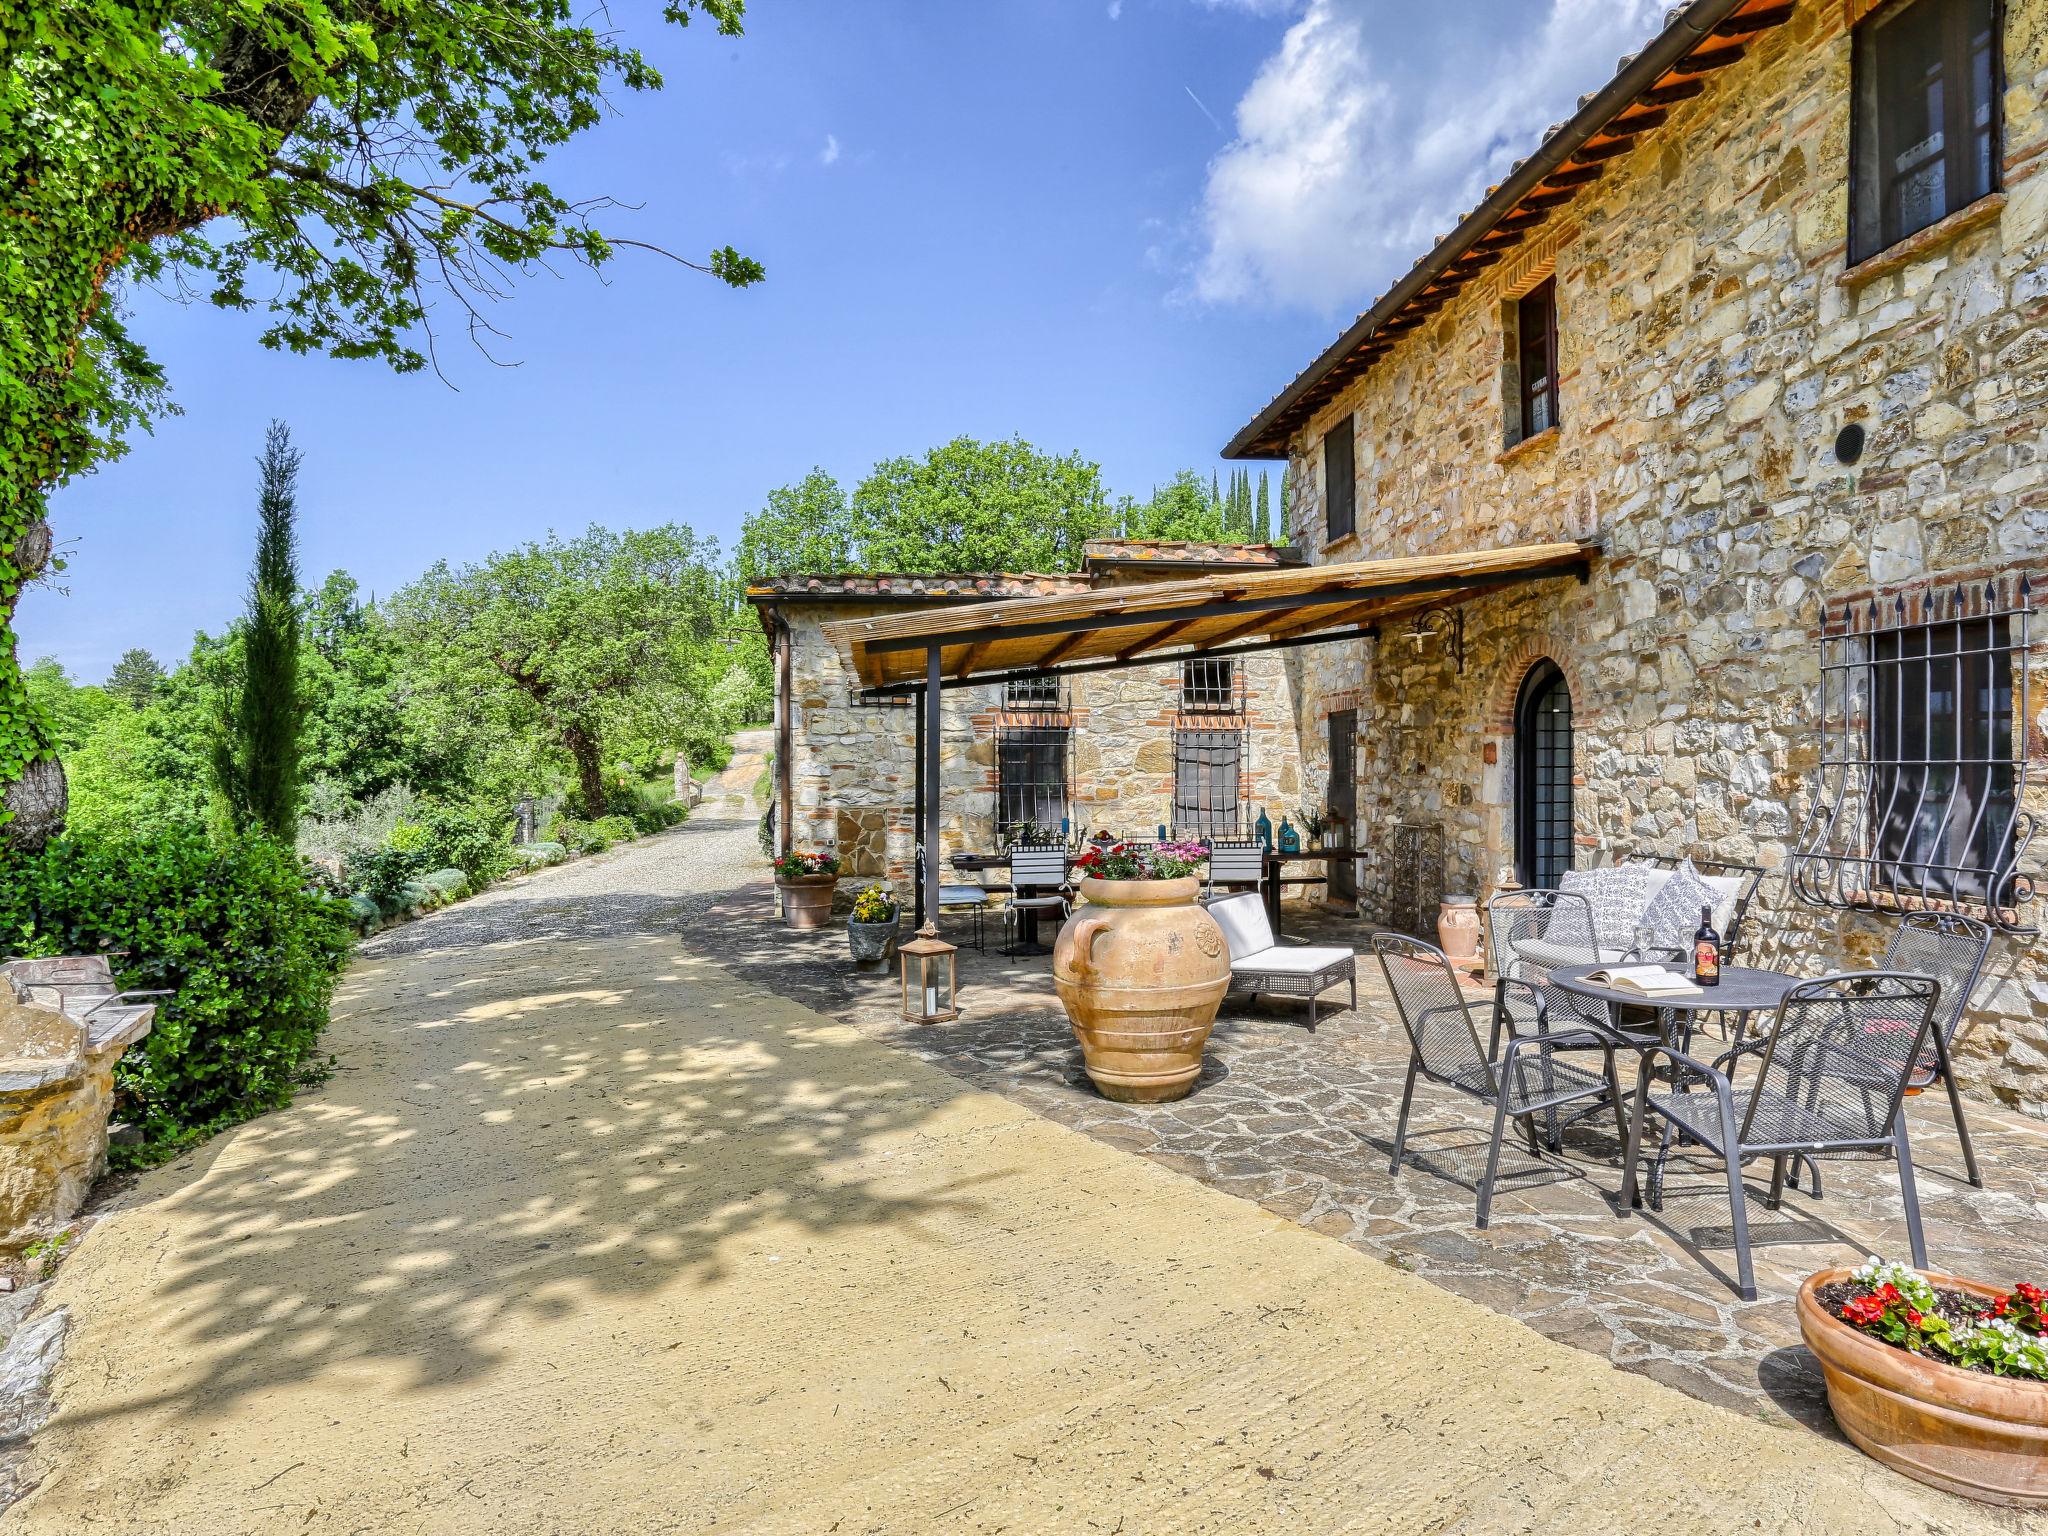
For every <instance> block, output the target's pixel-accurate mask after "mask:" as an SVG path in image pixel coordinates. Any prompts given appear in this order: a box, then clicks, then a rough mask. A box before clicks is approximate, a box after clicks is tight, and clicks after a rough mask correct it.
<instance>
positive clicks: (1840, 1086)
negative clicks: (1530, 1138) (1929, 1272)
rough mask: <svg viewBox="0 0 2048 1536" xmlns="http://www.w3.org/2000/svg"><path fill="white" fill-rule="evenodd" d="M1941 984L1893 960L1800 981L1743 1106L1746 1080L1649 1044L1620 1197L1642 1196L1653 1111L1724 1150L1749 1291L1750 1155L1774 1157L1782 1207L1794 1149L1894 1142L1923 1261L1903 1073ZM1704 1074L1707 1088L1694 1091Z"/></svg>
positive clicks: (1627, 1205) (1775, 1193)
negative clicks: (1659, 1075) (1639, 1175)
mask: <svg viewBox="0 0 2048 1536" xmlns="http://www.w3.org/2000/svg"><path fill="white" fill-rule="evenodd" d="M1940 991H1941V987H1940V984H1939V983H1938V982H1936V981H1935V979H1934V978H1933V977H1931V976H1916V975H1911V974H1908V973H1904V972H1896V971H1855V972H1849V973H1846V974H1843V975H1837V976H1825V977H1822V978H1821V979H1820V980H1819V981H1808V982H1802V983H1801V984H1800V985H1798V986H1796V987H1794V988H1793V989H1792V990H1791V991H1790V992H1788V993H1786V994H1785V1000H1784V1002H1782V1003H1780V1004H1779V1005H1778V1012H1777V1016H1776V1018H1775V1019H1774V1020H1773V1021H1772V1024H1771V1032H1770V1034H1769V1035H1768V1036H1767V1037H1766V1038H1765V1040H1764V1044H1763V1053H1762V1055H1761V1057H1760V1058H1759V1059H1758V1061H1757V1068H1756V1076H1755V1078H1754V1079H1753V1080H1752V1081H1751V1082H1750V1083H1748V1084H1747V1086H1746V1088H1745V1089H1743V1090H1741V1091H1742V1094H1743V1098H1742V1102H1741V1107H1740V1111H1739V1113H1738V1108H1737V1099H1736V1095H1737V1092H1738V1090H1737V1089H1736V1087H1735V1085H1734V1084H1733V1083H1732V1082H1731V1081H1730V1079H1729V1076H1728V1074H1727V1073H1725V1072H1722V1071H1719V1070H1717V1069H1716V1068H1714V1067H1710V1066H1708V1065H1707V1064H1706V1063H1705V1062H1702V1061H1696V1060H1694V1059H1693V1058H1692V1057H1690V1056H1687V1055H1685V1054H1684V1053H1682V1052H1680V1051H1677V1050H1673V1049H1671V1048H1670V1047H1668V1046H1662V1045H1646V1046H1644V1047H1643V1052H1642V1068H1641V1072H1640V1075H1639V1076H1638V1079H1637V1083H1636V1102H1635V1112H1634V1114H1632V1115H1631V1116H1630V1118H1629V1128H1628V1144H1627V1148H1626V1150H1625V1151H1624V1152H1623V1154H1622V1166H1623V1169H1624V1172H1623V1174H1622V1181H1621V1203H1622V1207H1623V1209H1624V1210H1625V1211H1626V1210H1633V1209H1635V1208H1636V1206H1637V1204H1638V1197H1637V1189H1636V1165H1637V1163H1638V1161H1639V1160H1640V1157H1641V1154H1642V1149H1643V1131H1644V1128H1645V1126H1646V1124H1647V1122H1648V1117H1649V1116H1651V1115H1655V1116H1656V1117H1657V1118H1658V1119H1659V1120H1661V1121H1662V1122H1664V1133H1663V1134H1664V1137H1665V1138H1666V1139H1667V1140H1668V1138H1669V1137H1670V1135H1671V1134H1672V1132H1674V1131H1675V1132H1678V1133H1679V1134H1681V1135H1683V1136H1685V1137H1687V1138H1689V1139H1691V1140H1693V1141H1697V1142H1699V1143H1701V1144H1702V1145H1704V1146H1706V1147H1707V1148H1708V1149H1709V1150H1710V1151H1712V1152H1714V1153H1716V1154H1718V1155H1719V1156H1720V1157H1721V1159H1722V1161H1723V1162H1724V1163H1725V1164H1726V1166H1727V1172H1728V1210H1729V1220H1730V1223H1731V1225H1732V1226H1733V1228H1734V1233H1735V1258H1736V1274H1737V1280H1736V1290H1737V1293H1738V1294H1740V1296H1741V1297H1742V1299H1743V1300H1744V1301H1754V1300H1756V1277H1755V1274H1754V1271H1753V1270H1752V1269H1751V1267H1750V1261H1749V1221H1748V1218H1747V1215H1746V1214H1745V1212H1744V1210H1743V1190H1742V1165H1743V1164H1744V1163H1745V1162H1748V1161H1750V1160H1751V1159H1753V1158H1758V1157H1768V1158H1770V1159H1771V1193H1770V1196H1769V1199H1768V1200H1767V1202H1766V1204H1767V1205H1768V1207H1769V1208H1770V1209H1772V1210H1776V1209H1777V1208H1778V1204H1779V1202H1780V1200H1781V1199H1782V1198H1783V1197H1784V1193H1785V1178H1786V1172H1787V1165H1788V1163H1789V1162H1790V1161H1791V1160H1792V1159H1793V1158H1815V1157H1825V1156H1831V1155H1834V1154H1838V1153H1842V1152H1869V1151H1890V1152H1891V1153H1892V1155H1893V1156H1894V1157H1896V1158H1897V1159H1898V1164H1899V1193H1900V1194H1901V1196H1903V1198H1904V1200H1905V1206H1906V1235H1907V1238H1908V1240H1909V1242H1910V1243H1911V1246H1912V1252H1913V1264H1914V1266H1915V1267H1916V1268H1921V1269H1924V1268H1926V1266H1927V1245H1926V1242H1925V1240H1924V1239H1923V1238H1922V1236H1921V1232H1920V1200H1919V1196H1918V1194H1917V1193H1916V1191H1915V1188H1914V1184H1913V1153H1912V1148H1911V1147H1910V1146H1909V1145H1908V1143H1907V1139H1906V1117H1905V1115H1904V1114H1903V1113H1902V1112H1901V1106H1902V1105H1903V1103H1904V1099H1905V1091H1906V1083H1907V1080H1908V1079H1909V1078H1910V1077H1911V1076H1912V1074H1913V1070H1914V1067H1915V1065H1916V1063H1918V1062H1919V1060H1920V1058H1921V1053H1922V1052H1923V1051H1924V1050H1925V1049H1926V1047H1927V1036H1928V1033H1929V1031H1930V1030H1931V1029H1932V1028H1933V1025H1934V1009H1935V1003H1936V1000H1937V998H1938V997H1939V995H1940ZM1660 1057H1661V1058H1662V1059H1663V1061H1664V1062H1665V1063H1666V1070H1667V1073H1668V1081H1666V1082H1664V1083H1663V1084H1662V1085H1658V1084H1653V1082H1652V1074H1653V1071H1654V1069H1655V1068H1656V1065H1657V1062H1658V1059H1659V1058H1660ZM1724 1059H1730V1058H1724ZM1732 1059H1733V1060H1736V1061H1740V1060H1741V1059H1742V1058H1740V1057H1735V1058H1732ZM1696 1086H1697V1087H1700V1088H1703V1089H1704V1090H1706V1091H1704V1092H1694V1091H1693V1090H1694V1088H1695V1087H1696ZM1650 1204H1651V1208H1652V1209H1661V1208H1662V1205H1663V1190H1662V1187H1661V1180H1660V1179H1659V1178H1658V1177H1657V1176H1656V1175H1655V1174H1654V1173H1653V1175H1652V1178H1651V1184H1650Z"/></svg>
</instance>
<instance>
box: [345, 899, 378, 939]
mask: <svg viewBox="0 0 2048 1536" xmlns="http://www.w3.org/2000/svg"><path fill="white" fill-rule="evenodd" d="M348 917H349V922H350V923H352V924H353V925H354V927H355V930H356V932H357V933H369V932H370V931H371V930H372V929H374V928H376V927H377V925H378V924H379V923H381V922H383V921H384V913H383V910H382V909H381V908H379V907H378V905H377V903H376V902H374V901H372V900H370V898H369V897H367V896H362V895H356V896H351V897H349V898H348Z"/></svg>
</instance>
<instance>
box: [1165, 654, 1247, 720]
mask: <svg viewBox="0 0 2048 1536" xmlns="http://www.w3.org/2000/svg"><path fill="white" fill-rule="evenodd" d="M1240 680H1241V677H1240V673H1239V671H1238V665H1237V661H1236V659H1235V658H1233V657H1229V656H1191V657H1189V658H1188V659H1187V660H1186V661H1183V662H1182V663H1181V664H1180V708H1181V713H1182V714H1186V715H1240V714H1243V713H1244V699H1243V695H1242V694H1241V692H1240V691H1239V683H1240Z"/></svg>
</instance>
